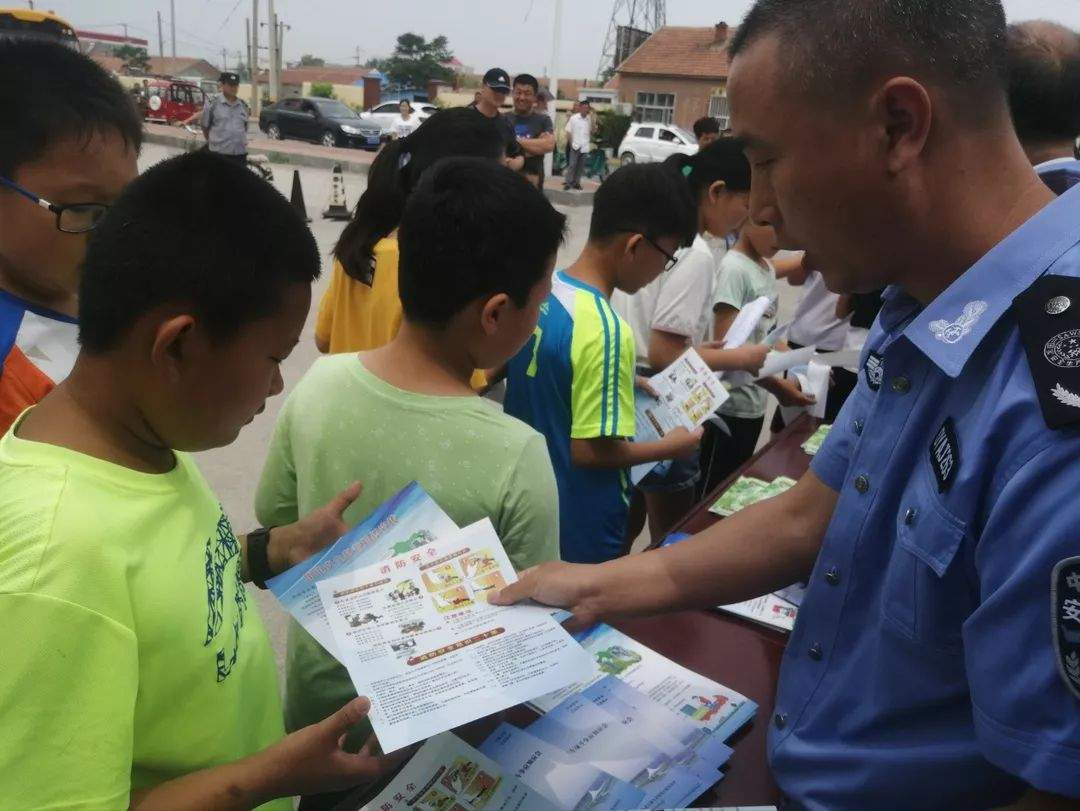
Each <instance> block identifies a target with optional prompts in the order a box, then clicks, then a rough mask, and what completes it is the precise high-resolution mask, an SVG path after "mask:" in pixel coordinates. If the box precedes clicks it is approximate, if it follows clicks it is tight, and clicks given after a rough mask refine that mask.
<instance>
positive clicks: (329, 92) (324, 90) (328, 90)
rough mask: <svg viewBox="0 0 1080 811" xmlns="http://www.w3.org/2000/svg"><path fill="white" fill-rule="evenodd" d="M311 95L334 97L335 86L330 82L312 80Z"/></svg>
mask: <svg viewBox="0 0 1080 811" xmlns="http://www.w3.org/2000/svg"><path fill="white" fill-rule="evenodd" d="M311 95H313V96H315V97H316V98H320V99H332V98H333V97H334V86H333V85H332V84H330V82H312V84H311Z"/></svg>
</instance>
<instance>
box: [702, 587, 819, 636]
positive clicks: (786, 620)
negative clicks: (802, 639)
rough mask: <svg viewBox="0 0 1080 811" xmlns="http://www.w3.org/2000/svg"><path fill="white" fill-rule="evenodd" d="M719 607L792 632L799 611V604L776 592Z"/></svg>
mask: <svg viewBox="0 0 1080 811" xmlns="http://www.w3.org/2000/svg"><path fill="white" fill-rule="evenodd" d="M718 608H719V609H720V610H721V611H726V612H728V613H729V614H734V615H735V616H737V617H743V618H745V619H748V620H752V621H753V622H757V623H761V624H762V625H767V626H769V627H770V628H776V629H777V630H778V631H785V632H790V631H791V630H792V629H793V628H794V627H795V617H796V615H797V614H798V613H799V609H798V606H795V605H793V604H792V603H789V602H788V601H787V600H784V599H782V598H781V597H779V596H778V595H777V594H776V593H770V594H766V595H765V596H764V597H755V598H754V599H752V600H744V601H743V602H741V603H732V604H731V605H721V606H718Z"/></svg>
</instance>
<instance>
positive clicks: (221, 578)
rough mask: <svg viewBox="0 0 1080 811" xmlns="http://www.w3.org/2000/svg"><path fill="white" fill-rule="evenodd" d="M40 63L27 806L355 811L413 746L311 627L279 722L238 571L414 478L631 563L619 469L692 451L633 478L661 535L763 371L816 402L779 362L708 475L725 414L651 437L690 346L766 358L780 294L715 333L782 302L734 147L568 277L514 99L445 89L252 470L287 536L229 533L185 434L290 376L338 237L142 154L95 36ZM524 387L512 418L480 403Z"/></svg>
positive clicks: (10, 256) (22, 470)
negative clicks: (513, 137)
mask: <svg viewBox="0 0 1080 811" xmlns="http://www.w3.org/2000/svg"><path fill="white" fill-rule="evenodd" d="M16 73H17V74H18V75H20V76H24V77H27V78H26V81H25V82H0V104H2V105H3V107H4V109H10V110H16V111H19V113H18V115H16V117H15V121H14V126H13V127H5V128H3V134H2V135H0V156H2V157H0V183H2V186H3V188H0V218H3V221H4V224H5V227H4V228H3V230H2V232H0V350H2V351H3V355H2V356H0V360H2V363H3V367H2V369H3V374H2V375H0V428H2V429H3V431H5V432H6V434H5V435H4V436H3V439H2V440H0V606H2V608H3V616H4V618H5V625H6V626H7V627H9V628H14V627H21V628H32V629H33V633H32V634H26V635H24V636H21V637H18V638H11V639H9V640H6V641H5V645H4V651H5V665H4V667H3V668H2V669H0V716H2V717H3V718H4V719H5V738H6V740H5V743H4V744H3V745H2V746H0V793H2V794H3V795H4V796H5V798H6V801H8V802H11V803H13V804H14V806H15V807H57V808H59V807H79V808H88V809H89V808H98V807H103V808H104V807H109V808H112V807H117V808H121V807H127V806H128V805H130V806H131V807H133V808H153V809H159V808H200V809H203V808H215V809H217V808H220V809H231V808H249V807H253V806H255V805H259V804H261V803H270V804H271V807H279V806H280V807H282V808H286V807H289V805H288V802H287V801H281V800H280V798H285V797H290V796H293V795H303V796H304V802H303V807H304V808H305V809H318V808H330V807H333V805H334V804H336V802H337V801H338V800H339V799H340V792H341V791H343V790H346V789H348V788H350V787H352V786H353V785H355V784H357V783H361V782H364V781H365V780H372V779H375V778H377V777H378V776H379V775H381V774H383V773H385V771H386V770H387V769H390V768H392V767H393V766H394V765H395V763H396V762H397V760H398V759H399V758H392V757H386V756H383V755H380V754H379V753H378V751H377V749H376V747H375V744H374V742H371V741H367V739H368V737H369V735H370V727H369V726H367V725H366V724H365V723H364V715H365V712H366V709H367V703H366V700H365V699H358V698H357V697H356V695H355V691H354V688H353V686H352V683H351V681H350V679H349V677H348V675H347V673H346V671H345V669H344V668H343V667H342V666H341V665H340V664H339V663H337V662H336V661H335V660H334V659H333V657H331V656H330V655H329V654H327V653H326V652H325V651H324V650H323V649H322V648H321V647H320V646H319V645H318V644H317V643H316V642H315V641H314V640H313V639H312V638H311V637H310V636H309V635H308V634H307V633H306V632H305V631H304V630H303V629H302V628H301V627H300V626H298V625H296V624H295V623H294V624H292V625H291V627H290V629H289V634H288V653H287V668H286V669H287V680H286V689H285V704H284V711H282V708H281V704H280V699H279V693H278V686H277V683H276V675H275V672H274V671H275V668H274V659H273V655H272V652H271V649H270V645H269V641H268V638H267V635H266V632H265V630H264V628H263V626H262V623H261V621H260V618H259V615H258V611H257V609H256V607H255V606H254V605H253V604H252V603H251V601H250V598H249V597H248V596H247V592H246V590H245V585H244V584H245V583H246V582H254V583H255V584H256V585H259V586H261V587H265V581H266V579H267V578H269V577H270V576H271V575H273V574H276V573H280V572H281V571H283V570H284V569H286V568H288V567H289V566H290V565H293V564H295V563H297V562H299V561H300V560H303V559H304V558H305V557H307V556H309V555H310V554H312V553H314V552H315V551H317V550H319V549H321V548H323V547H324V546H326V545H327V544H329V543H330V542H331V541H333V540H334V539H335V538H336V537H338V536H339V535H340V534H342V533H343V532H344V531H345V529H346V528H347V526H348V524H349V523H351V522H353V521H355V520H357V519H359V518H360V517H362V516H363V515H365V514H367V513H369V512H370V511H371V510H372V509H374V508H375V507H376V506H377V505H378V504H380V503H381V502H383V501H384V500H385V499H386V498H388V497H389V496H390V495H391V494H393V493H394V492H396V491H397V490H399V489H400V488H401V487H402V486H403V485H404V484H406V483H408V482H410V481H413V480H416V481H418V482H419V483H420V484H421V485H422V486H423V487H424V489H425V490H426V491H427V492H428V493H429V494H430V495H431V496H432V497H433V498H434V499H435V500H436V501H437V502H438V503H439V504H440V505H441V506H442V508H443V509H444V510H445V511H446V512H447V514H448V515H449V516H450V517H451V518H452V519H453V520H454V521H455V522H456V523H458V524H459V525H462V526H464V525H467V524H469V523H472V522H473V521H475V520H478V519H480V518H482V517H490V518H491V520H492V521H493V523H494V525H495V528H496V530H497V531H498V534H499V537H500V538H501V540H502V542H503V544H504V545H505V547H506V549H507V552H508V554H509V556H510V558H511V560H512V561H513V563H514V565H515V566H516V567H517V568H518V569H519V570H522V569H525V568H528V567H530V566H532V565H534V564H537V563H541V562H544V561H550V560H557V559H560V558H561V559H563V560H568V561H576V562H600V561H604V560H609V559H612V558H614V557H617V556H620V555H622V554H625V553H626V552H627V551H628V549H629V542H630V541H632V540H633V535H635V534H636V533H635V532H628V526H630V525H632V522H631V521H630V520H629V513H630V505H631V503H632V501H633V499H634V492H633V490H634V489H633V488H632V487H631V485H630V481H629V475H628V474H629V469H630V467H631V466H633V465H637V464H641V463H644V462H656V461H664V460H674V461H675V464H673V465H671V467H670V468H669V469H668V471H667V472H666V473H664V474H662V475H661V474H652V475H650V476H649V477H647V478H646V479H645V481H644V482H643V483H642V486H641V492H642V493H644V494H645V496H644V497H645V500H646V504H647V508H648V511H649V514H650V520H651V528H652V530H653V532H654V534H659V533H660V532H662V531H664V530H665V529H666V528H667V527H668V526H670V524H671V523H672V522H673V521H674V519H675V518H676V517H677V516H678V515H679V514H681V513H682V512H685V510H686V509H687V508H688V507H689V506H690V504H691V503H692V501H693V498H694V492H695V486H697V487H698V488H699V489H700V488H702V487H708V486H710V485H711V483H713V482H715V481H717V480H718V478H720V477H722V476H723V475H726V471H728V470H730V469H734V467H736V466H737V465H738V464H739V463H740V462H741V461H742V460H743V459H745V457H746V456H748V455H749V453H751V452H752V451H753V448H754V445H755V444H756V442H757V439H758V435H759V434H760V431H761V427H762V420H763V415H764V413H765V391H766V390H769V391H772V392H773V393H775V394H777V396H778V397H780V398H781V399H782V401H784V402H807V400H806V398H804V397H802V395H801V394H800V393H799V392H798V389H797V386H794V384H792V383H790V382H788V381H783V380H779V379H773V380H765V381H758V382H757V383H756V384H754V385H749V386H746V387H743V388H740V389H736V390H734V391H733V392H732V398H731V400H729V403H728V405H727V407H726V408H725V410H724V411H722V412H721V415H720V416H719V417H718V420H722V421H723V423H724V426H725V428H726V430H725V428H715V427H714V428H710V429H709V433H708V434H707V436H706V446H705V448H704V450H701V451H700V453H701V461H700V463H699V445H700V444H701V442H702V431H701V430H698V431H687V430H685V429H677V430H675V431H673V432H671V433H669V434H668V435H667V436H665V437H664V438H662V439H660V440H657V441H653V442H633V441H630V440H632V439H633V438H634V436H635V417H634V389H635V387H636V386H641V385H644V384H643V382H642V376H643V375H646V374H649V373H651V372H653V371H657V370H660V369H663V368H664V367H665V366H666V365H668V364H670V363H671V362H672V361H673V360H674V359H676V358H677V357H678V356H679V355H680V354H681V353H682V352H683V351H685V349H686V348H688V347H695V348H696V349H697V350H698V351H699V352H700V354H701V355H702V357H703V358H704V360H705V361H706V363H707V364H708V365H709V367H710V368H712V369H714V370H717V371H726V370H733V371H746V372H750V373H752V374H756V373H757V372H758V371H759V370H760V368H761V366H762V363H763V361H764V359H765V354H766V349H765V347H764V346H763V344H762V338H763V335H764V331H765V330H766V329H768V327H769V325H770V324H771V319H772V316H770V317H768V318H766V319H765V320H763V322H762V324H761V325H760V326H759V327H758V328H757V330H756V331H755V334H754V335H753V336H752V340H751V341H750V342H749V343H748V344H747V345H746V346H743V347H739V348H736V349H727V350H725V349H723V348H721V346H720V344H719V343H718V342H717V339H721V338H722V337H723V335H724V333H725V332H726V330H727V327H728V325H729V324H730V322H731V320H732V319H733V318H734V316H735V315H736V313H737V312H738V310H739V309H740V308H741V307H743V306H744V305H745V304H747V303H748V302H750V301H752V300H753V299H755V298H758V297H760V296H767V297H769V298H771V299H772V300H773V301H774V306H773V310H775V299H776V295H777V292H776V279H777V276H778V274H777V272H776V270H775V269H774V266H773V264H772V263H771V262H770V257H771V256H772V255H773V253H774V252H775V236H774V235H773V234H772V232H771V229H770V228H767V227H759V226H756V225H754V224H752V223H750V222H748V221H747V196H748V191H749V185H750V167H749V164H748V163H747V161H746V158H745V157H744V156H743V154H742V145H741V144H739V143H738V142H736V141H734V140H731V139H728V138H721V139H720V140H718V141H716V142H715V143H712V144H711V145H709V146H708V147H707V148H705V149H703V150H702V151H701V152H700V153H699V154H697V155H695V156H693V157H687V156H677V157H676V158H675V159H673V160H672V161H669V162H668V163H665V164H650V165H634V166H628V167H624V168H622V169H620V170H619V171H617V172H615V173H614V174H613V175H612V176H611V177H610V178H609V179H608V180H607V181H606V182H605V183H604V184H603V185H602V186H601V187H600V188H599V190H598V191H597V192H596V195H595V200H594V205H593V212H592V218H591V223H590V230H589V236H588V241H587V243H586V245H585V247H584V249H583V250H582V252H581V254H580V256H578V258H577V259H576V260H575V261H573V262H572V263H570V264H569V265H568V266H567V267H566V268H560V269H557V268H556V267H555V261H556V252H557V250H558V248H559V246H560V245H561V243H562V240H563V236H564V230H565V218H564V217H563V215H562V214H560V213H558V212H557V211H556V210H555V209H554V208H553V207H552V206H551V204H550V203H549V202H548V201H547V200H546V199H545V197H544V196H543V194H542V192H541V191H539V190H538V189H537V188H536V187H535V185H531V184H530V183H529V182H527V181H526V180H525V179H524V178H523V177H522V176H521V175H519V174H517V173H515V172H513V171H512V170H511V169H509V168H507V167H506V166H504V165H503V163H502V161H501V160H500V157H501V154H502V148H503V147H502V141H501V138H500V136H499V134H498V132H497V131H496V129H495V127H494V126H493V125H492V124H491V123H490V121H487V120H486V119H484V118H482V117H480V116H476V115H475V114H473V113H472V112H471V111H467V110H449V111H444V112H440V113H438V114H436V115H434V116H433V117H432V118H431V119H430V120H428V121H427V122H425V123H424V125H423V126H421V127H418V128H416V129H415V131H413V132H411V133H407V134H403V136H402V137H399V138H397V139H395V140H394V141H392V142H391V143H390V144H388V145H387V146H386V147H385V148H384V149H383V150H382V152H381V153H380V154H379V156H378V157H377V158H376V160H375V162H374V164H373V166H372V168H371V173H370V176H369V179H368V187H367V190H366V191H365V193H364V194H363V196H362V197H361V199H360V201H359V204H358V206H357V210H356V213H355V216H354V218H353V219H352V221H351V222H350V223H349V224H348V225H347V226H346V228H345V229H344V231H343V232H342V234H341V237H340V239H339V240H338V243H337V245H336V247H335V249H334V262H333V267H332V271H331V273H332V278H331V280H330V284H329V287H328V289H327V291H326V293H325V295H324V297H323V299H322V301H321V303H320V304H319V306H318V314H317V318H316V331H315V332H316V342H317V344H318V347H319V349H320V350H321V351H323V352H324V353H328V356H327V357H325V358H322V359H320V360H319V361H317V362H316V363H315V364H314V365H313V366H312V368H311V369H310V370H309V371H308V372H307V374H305V375H304V377H303V378H302V379H301V380H300V381H299V382H297V383H296V385H295V386H294V387H293V389H292V391H291V394H290V395H289V397H288V399H287V400H286V402H285V404H284V407H283V408H282V410H281V412H280V416H279V419H278V422H277V426H276V429H275V432H274V434H273V438H272V441H271V444H270V447H269V450H268V454H267V458H266V461H265V465H264V467H263V472H262V477H261V480H260V481H259V485H258V492H257V496H256V504H255V508H256V513H257V515H258V518H259V520H260V522H261V523H262V524H263V525H264V527H266V529H259V530H255V531H253V532H251V533H249V534H247V535H243V534H239V535H238V534H235V533H234V532H233V530H232V528H231V525H230V522H229V519H228V517H227V516H226V515H224V513H223V511H222V509H221V507H220V505H219V502H218V500H217V498H216V497H215V496H214V494H213V493H212V491H211V490H210V488H209V487H208V485H207V484H206V482H205V481H204V480H203V478H202V477H201V475H200V473H199V471H198V469H197V467H196V465H195V464H194V462H193V461H192V459H191V457H190V454H191V453H192V452H195V451H201V450H206V449H209V448H216V447H222V446H225V445H228V444H230V443H231V442H232V441H233V440H234V439H235V438H236V436H237V435H238V433H239V432H240V431H241V430H242V428H243V427H244V426H245V425H246V424H247V423H248V422H250V421H251V420H252V419H253V418H254V417H255V415H256V414H258V413H260V412H261V411H262V410H263V408H264V405H265V402H266V400H267V399H268V398H270V397H273V396H276V395H278V394H280V393H281V392H282V391H283V390H284V388H285V383H284V381H283V380H282V377H281V373H280V365H281V363H282V361H283V360H284V359H285V358H286V357H287V356H288V355H289V354H290V353H291V351H292V350H293V348H294V346H295V345H296V343H297V342H298V340H299V336H300V333H301V330H302V327H303V325H304V323H305V320H306V318H307V316H308V312H309V309H310V307H311V285H312V282H313V281H314V280H315V279H316V278H318V276H319V273H320V258H319V255H318V250H317V247H316V245H315V241H314V238H313V236H312V234H311V232H310V231H309V230H308V229H307V227H306V226H305V225H304V223H303V222H302V220H301V219H300V218H299V216H298V215H297V214H296V212H295V211H294V209H292V208H291V207H290V206H289V204H288V202H287V201H286V200H285V199H284V198H283V197H282V196H281V195H280V194H279V193H278V192H277V191H275V190H274V189H272V188H271V187H270V186H269V185H268V184H266V183H265V182H263V181H262V180H260V179H258V178H256V177H255V176H254V175H253V174H251V173H250V172H248V171H246V170H245V169H244V168H243V167H240V166H236V165H233V164H230V163H228V162H226V161H223V160H221V159H220V158H218V157H216V156H214V155H211V154H208V153H199V154H189V155H184V156H180V157H175V158H171V159H168V160H165V161H163V162H161V163H160V164H158V165H157V166H154V167H153V168H151V169H149V170H147V171H146V172H144V173H143V174H142V175H141V176H138V177H136V158H137V156H138V153H139V149H140V139H141V128H140V122H139V121H138V120H137V118H136V117H135V114H134V112H133V111H132V110H131V105H130V103H129V102H128V100H127V98H126V97H125V94H124V93H123V91H122V89H121V88H120V87H119V85H117V84H116V82H115V80H114V79H112V78H111V77H110V76H108V75H107V74H106V73H105V72H104V71H102V70H101V69H100V68H98V67H97V66H96V65H95V64H94V63H93V62H91V61H90V60H89V59H86V58H85V57H82V56H80V55H78V54H76V53H74V52H72V51H69V50H66V49H63V48H60V47H59V46H54V45H50V44H46V43H34V42H18V43H12V42H2V43H0V75H3V76H13V75H15V74H16ZM35 204H36V205H35ZM256 231H257V232H258V233H259V234H260V235H261V236H260V238H259V239H257V240H247V239H237V238H235V236H234V235H235V234H236V233H253V232H256ZM733 233H735V234H737V239H736V241H735V243H734V246H733V247H732V248H731V249H730V250H727V244H726V241H725V239H726V238H727V237H728V236H729V235H731V234H733ZM176 234H183V239H182V240H177V239H175V235H176ZM76 335H77V338H78V344H77V345H76ZM484 370H486V375H485V371H484ZM503 378H505V381H506V393H505V409H504V411H503V410H500V409H499V408H498V407H497V405H495V404H494V403H492V402H491V401H489V400H487V399H484V398H482V397H480V396H479V395H478V393H477V392H478V391H480V390H483V389H485V388H486V387H487V386H489V385H491V384H494V383H496V382H497V381H499V380H501V379H503ZM702 470H703V473H702ZM357 479H362V481H363V487H362V489H361V487H360V485H359V484H358V483H356V481H355V480H357ZM286 733H288V734H286ZM399 757H400V756H399ZM59 773H62V774H64V775H65V779H64V780H62V781H58V780H56V779H55V775H56V774H59ZM275 801H277V802H276V804H275Z"/></svg>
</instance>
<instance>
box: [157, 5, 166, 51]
mask: <svg viewBox="0 0 1080 811" xmlns="http://www.w3.org/2000/svg"><path fill="white" fill-rule="evenodd" d="M157 55H158V56H165V38H164V37H163V36H162V35H161V12H160V11H159V12H158V13H157Z"/></svg>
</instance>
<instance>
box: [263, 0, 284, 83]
mask: <svg viewBox="0 0 1080 811" xmlns="http://www.w3.org/2000/svg"><path fill="white" fill-rule="evenodd" d="M266 5H267V18H266V21H267V26H266V33H267V34H268V35H269V37H270V40H269V42H270V98H271V99H273V100H274V101H275V102H276V101H279V100H280V98H281V96H280V93H279V89H280V88H279V87H278V81H279V76H278V70H279V67H278V65H279V62H278V59H279V56H278V49H277V45H278V35H277V14H276V13H275V12H274V0H266Z"/></svg>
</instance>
